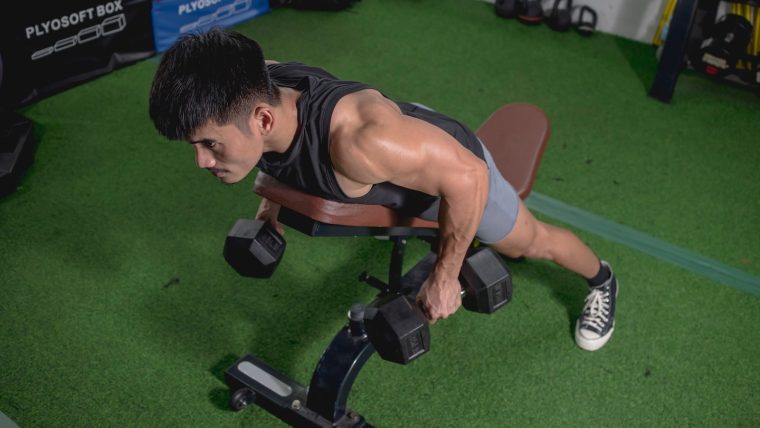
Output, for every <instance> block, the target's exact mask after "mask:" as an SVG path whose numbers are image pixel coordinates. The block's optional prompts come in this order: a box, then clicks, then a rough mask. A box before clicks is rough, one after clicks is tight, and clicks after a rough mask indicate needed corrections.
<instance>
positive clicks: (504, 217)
mask: <svg viewBox="0 0 760 428" xmlns="http://www.w3.org/2000/svg"><path fill="white" fill-rule="evenodd" d="M480 144H481V146H483V154H484V155H485V156H484V157H485V158H486V159H485V160H486V165H488V202H487V203H486V209H485V211H483V217H481V219H480V226H478V231H477V233H476V234H475V237H476V238H477V239H478V240H479V241H480V242H482V243H484V244H493V243H496V242H499V241H501V240H502V239H504V238H506V237H507V235H509V232H511V231H512V228H513V227H515V221H517V211H518V210H519V208H520V197H519V196H518V195H517V192H516V191H515V189H514V187H512V185H511V184H509V182H508V181H507V180H506V179H505V178H504V177H503V176H502V175H501V172H499V168H497V167H496V163H495V162H494V160H493V157H492V156H491V153H489V152H488V149H486V146H485V145H483V143H482V142H481V143H480ZM438 206H439V202H436V203H435V204H433V205H432V206H431V207H430V208H428V209H427V210H425V211H424V212H423V213H422V214H420V217H422V218H424V219H426V220H434V221H435V220H437V219H438Z"/></svg>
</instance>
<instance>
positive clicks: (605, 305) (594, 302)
mask: <svg viewBox="0 0 760 428" xmlns="http://www.w3.org/2000/svg"><path fill="white" fill-rule="evenodd" d="M609 315H610V292H609V289H606V290H602V289H596V290H592V291H591V293H590V294H589V295H588V296H586V306H585V307H584V308H583V321H582V322H581V326H582V327H591V328H592V329H593V330H596V332H597V333H601V331H602V329H603V328H604V324H606V323H607V321H608V320H609Z"/></svg>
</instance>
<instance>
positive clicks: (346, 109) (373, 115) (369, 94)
mask: <svg viewBox="0 0 760 428" xmlns="http://www.w3.org/2000/svg"><path fill="white" fill-rule="evenodd" d="M400 114H401V110H400V109H399V108H398V106H397V105H396V103H394V102H393V101H391V100H389V99H388V98H385V97H384V96H383V95H382V94H381V93H380V92H378V91H377V90H375V89H363V90H361V91H357V92H353V93H351V94H348V95H346V96H344V97H343V98H341V99H340V101H338V103H337V104H336V105H335V109H334V110H333V116H332V120H331V124H330V129H331V131H332V132H331V134H332V136H333V138H334V139H335V140H351V141H353V142H357V141H358V140H364V139H367V137H371V136H372V135H374V134H375V133H376V132H377V131H379V130H381V129H382V128H383V126H392V123H393V119H394V118H395V117H398V116H400Z"/></svg>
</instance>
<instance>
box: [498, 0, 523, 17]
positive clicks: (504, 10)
mask: <svg viewBox="0 0 760 428" xmlns="http://www.w3.org/2000/svg"><path fill="white" fill-rule="evenodd" d="M493 7H494V12H496V14H497V15H499V16H501V17H502V18H507V19H510V18H514V17H515V15H516V14H517V0H496V1H495V2H494V4H493Z"/></svg>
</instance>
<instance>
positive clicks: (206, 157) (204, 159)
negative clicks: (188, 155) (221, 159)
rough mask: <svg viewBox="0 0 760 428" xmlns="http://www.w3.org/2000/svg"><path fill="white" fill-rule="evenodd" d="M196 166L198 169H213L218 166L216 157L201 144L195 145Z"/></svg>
mask: <svg viewBox="0 0 760 428" xmlns="http://www.w3.org/2000/svg"><path fill="white" fill-rule="evenodd" d="M195 164H196V165H198V168H213V167H214V165H216V160H214V155H213V154H212V153H211V152H210V151H209V150H207V149H206V148H205V147H203V146H201V145H200V144H196V145H195Z"/></svg>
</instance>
